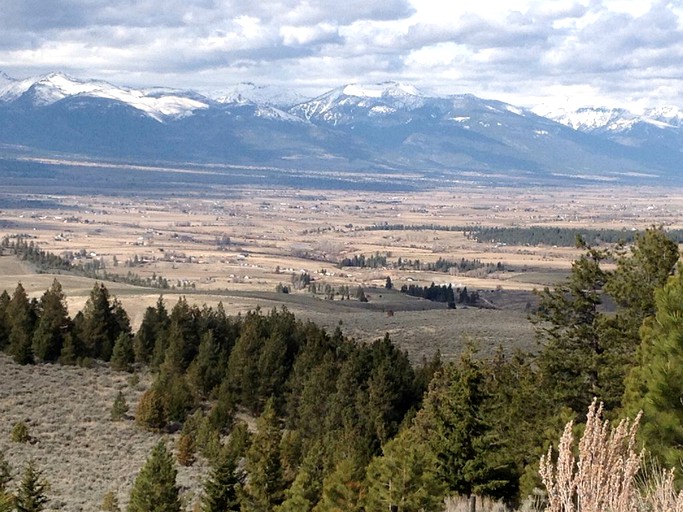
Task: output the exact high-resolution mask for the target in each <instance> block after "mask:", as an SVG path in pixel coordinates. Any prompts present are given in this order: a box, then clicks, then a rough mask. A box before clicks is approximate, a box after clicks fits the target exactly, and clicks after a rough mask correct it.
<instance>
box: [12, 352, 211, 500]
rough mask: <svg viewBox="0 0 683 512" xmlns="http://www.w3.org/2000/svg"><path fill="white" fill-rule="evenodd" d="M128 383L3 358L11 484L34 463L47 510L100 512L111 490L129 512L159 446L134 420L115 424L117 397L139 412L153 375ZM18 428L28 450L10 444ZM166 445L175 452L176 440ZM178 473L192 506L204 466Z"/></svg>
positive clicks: (118, 376)
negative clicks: (25, 434) (25, 430)
mask: <svg viewBox="0 0 683 512" xmlns="http://www.w3.org/2000/svg"><path fill="white" fill-rule="evenodd" d="M128 377H129V374H126V373H117V372H113V371H111V370H109V369H108V368H107V367H105V366H101V367H96V368H91V369H87V368H79V367H71V366H57V365H49V364H43V365H38V366H19V365H17V364H15V363H14V362H13V361H12V360H11V359H10V358H9V357H7V356H6V355H4V354H0V451H2V452H4V454H5V457H6V459H7V460H8V462H9V463H10V465H11V466H12V468H13V475H14V477H15V481H14V482H13V483H14V484H16V483H17V480H19V479H20V477H21V471H22V470H23V468H24V466H25V464H26V463H27V462H28V461H29V460H30V459H33V460H35V462H36V463H37V466H38V467H39V468H40V469H41V470H42V471H43V472H44V477H45V478H46V479H47V480H48V482H49V484H50V488H49V491H48V492H47V495H48V497H49V498H50V502H49V504H48V510H61V511H68V512H78V511H83V512H86V511H88V512H92V511H96V510H99V505H100V503H101V502H102V497H103V496H104V494H105V493H107V492H109V491H113V492H114V493H116V495H117V497H118V499H119V503H120V504H121V505H123V506H124V507H123V509H124V510H125V504H126V503H127V502H128V495H129V493H130V490H131V488H132V486H133V482H134V481H135V477H136V476H137V473H138V471H139V470H140V468H141V467H142V465H143V464H144V463H145V460H146V459H147V456H148V454H149V452H150V450H151V449H152V447H153V446H154V444H156V442H157V441H158V439H159V436H158V435H155V434H151V433H148V432H145V431H142V430H140V429H139V428H137V427H136V426H135V425H134V421H133V419H132V416H131V417H129V418H128V419H126V420H124V421H120V422H114V421H111V419H110V411H111V404H112V403H113V402H114V399H115V397H116V395H117V393H118V392H119V390H120V391H122V392H123V394H124V395H125V397H126V401H127V402H128V404H129V405H130V406H131V410H134V406H135V404H137V401H138V399H139V397H140V395H141V394H142V392H143V391H144V389H145V387H146V386H148V385H149V383H150V382H151V379H150V376H149V375H141V376H140V377H141V378H140V383H139V384H138V385H136V386H135V387H132V386H131V385H130V384H128V381H127V379H128ZM19 421H23V422H25V423H26V424H27V425H28V427H29V432H30V435H31V438H32V439H31V442H30V443H27V444H21V443H14V442H12V441H11V431H12V428H13V426H14V425H15V424H16V423H17V422H19ZM176 435H177V434H176ZM166 438H167V439H168V441H169V447H170V446H172V445H173V443H174V442H175V439H174V436H166ZM178 469H179V471H178V483H179V485H180V486H181V488H182V489H183V492H184V493H185V498H186V499H187V500H188V502H191V501H192V500H194V499H195V495H196V493H198V492H199V490H200V488H201V479H202V478H204V475H205V474H206V473H207V470H208V469H207V466H206V464H205V463H203V462H202V461H201V460H200V461H198V463H197V464H195V466H193V467H191V468H185V467H182V466H179V467H178Z"/></svg>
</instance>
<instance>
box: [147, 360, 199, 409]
mask: <svg viewBox="0 0 683 512" xmlns="http://www.w3.org/2000/svg"><path fill="white" fill-rule="evenodd" d="M153 388H154V389H155V390H156V391H157V393H158V396H159V397H160V398H161V401H162V404H163V409H164V416H165V418H166V420H167V421H179V422H183V421H185V418H186V416H187V414H188V413H189V412H190V411H191V410H192V409H193V408H194V406H195V399H194V396H192V392H191V391H190V387H189V386H188V385H187V379H186V378H185V375H184V374H183V373H181V372H179V371H175V370H172V369H168V368H167V367H166V363H164V365H163V366H162V368H161V373H159V375H158V377H157V379H156V380H155V382H154V385H153Z"/></svg>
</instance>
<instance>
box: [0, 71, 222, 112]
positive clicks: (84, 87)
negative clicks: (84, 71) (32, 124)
mask: <svg viewBox="0 0 683 512" xmlns="http://www.w3.org/2000/svg"><path fill="white" fill-rule="evenodd" d="M25 94H30V95H31V100H32V103H33V104H34V105H35V106H38V107H41V106H48V105H52V104H54V103H56V102H58V101H60V100H63V99H65V98H69V97H75V96H81V97H90V98H103V99H109V100H115V101H120V102H122V103H125V104H127V105H130V106H131V107H133V108H136V109H138V110H141V111H142V112H144V113H146V114H147V115H149V116H150V117H153V118H154V119H156V120H158V121H163V120H164V119H165V118H169V117H170V118H177V117H184V116H187V115H190V114H192V112H193V111H195V110H199V109H205V108H208V107H209V105H208V103H207V102H205V101H200V100H199V99H197V98H191V97H187V96H185V95H183V94H182V93H181V92H180V91H173V90H172V89H159V88H156V89H148V90H136V89H130V88H125V87H118V86H115V85H112V84H110V83H108V82H104V81H100V80H79V79H76V78H72V77H70V76H68V75H64V74H62V73H51V74H49V75H44V76H42V77H38V78H29V79H26V80H18V81H14V82H10V83H9V84H7V85H5V86H4V87H0V101H2V102H12V101H15V100H17V99H19V98H20V97H22V96H24V95H25Z"/></svg>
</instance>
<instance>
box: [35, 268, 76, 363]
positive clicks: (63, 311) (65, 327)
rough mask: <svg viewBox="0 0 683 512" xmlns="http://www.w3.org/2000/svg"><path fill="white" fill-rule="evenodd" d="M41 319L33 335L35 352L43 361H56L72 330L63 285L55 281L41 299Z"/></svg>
mask: <svg viewBox="0 0 683 512" xmlns="http://www.w3.org/2000/svg"><path fill="white" fill-rule="evenodd" d="M40 311H41V313H40V318H39V320H38V324H37V326H36V330H35V332H34V333H33V352H34V354H35V355H36V357H37V358H38V359H39V360H41V361H56V360H57V359H58V358H59V355H60V353H61V351H62V346H63V344H64V337H65V336H66V334H67V333H68V332H69V330H70V328H71V319H70V318H69V313H68V310H67V306H66V297H65V296H64V293H63V292H62V285H61V284H59V281H57V279H55V280H54V281H53V282H52V286H51V287H50V288H49V289H48V290H47V291H46V292H45V293H44V294H43V296H42V297H41V299H40Z"/></svg>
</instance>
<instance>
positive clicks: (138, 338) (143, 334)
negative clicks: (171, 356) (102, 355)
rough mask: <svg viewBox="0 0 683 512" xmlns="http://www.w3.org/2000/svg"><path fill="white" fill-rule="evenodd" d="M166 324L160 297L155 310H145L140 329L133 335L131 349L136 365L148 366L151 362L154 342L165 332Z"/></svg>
mask: <svg viewBox="0 0 683 512" xmlns="http://www.w3.org/2000/svg"><path fill="white" fill-rule="evenodd" d="M168 322H169V319H168V312H167V311H166V307H165V306H164V300H163V297H161V296H160V297H159V298H158V299H157V304H156V308H153V307H148V308H147V309H146V310H145V314H144V316H143V317H142V323H141V324H140V328H139V329H138V331H137V332H136V333H135V339H134V341H133V348H134V352H135V362H136V363H143V364H148V363H150V362H151V360H152V355H153V353H154V348H155V344H156V340H157V338H159V337H160V336H161V334H162V332H164V331H165V330H166V328H167V327H168ZM162 355H163V351H162Z"/></svg>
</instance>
